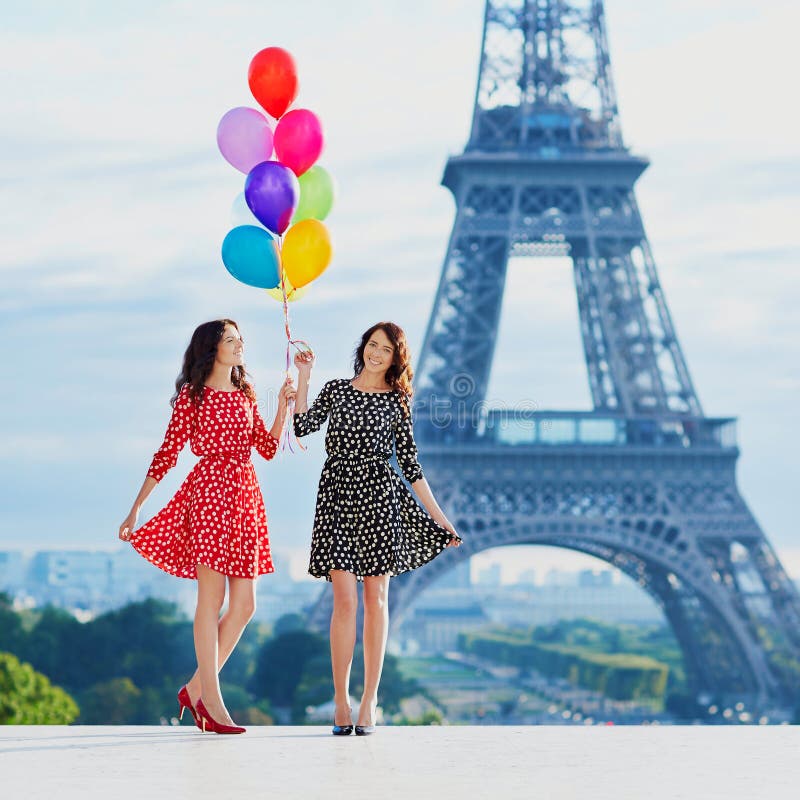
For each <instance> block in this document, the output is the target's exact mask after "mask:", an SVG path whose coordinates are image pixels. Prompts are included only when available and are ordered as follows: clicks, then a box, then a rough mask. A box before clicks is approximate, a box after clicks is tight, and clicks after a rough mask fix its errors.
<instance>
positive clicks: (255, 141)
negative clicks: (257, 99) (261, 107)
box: [217, 106, 272, 174]
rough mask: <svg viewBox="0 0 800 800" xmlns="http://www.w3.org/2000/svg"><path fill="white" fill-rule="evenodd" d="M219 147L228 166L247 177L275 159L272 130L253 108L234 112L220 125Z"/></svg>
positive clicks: (264, 118) (218, 131)
mask: <svg viewBox="0 0 800 800" xmlns="http://www.w3.org/2000/svg"><path fill="white" fill-rule="evenodd" d="M217 145H218V146H219V151H220V153H222V155H223V156H224V157H225V160H226V161H227V162H228V163H229V164H233V166H234V167H236V169H238V170H239V172H244V173H245V174H247V173H248V172H250V170H251V169H253V167H254V166H255V165H256V164H260V163H261V162H262V161H269V158H270V156H271V155H272V129H271V128H270V127H269V122H267V118H266V117H265V116H264V115H263V114H262V113H261V112H259V111H256V110H255V109H254V108H245V107H243V106H240V107H239V108H232V109H231V110H230V111H228V112H227V113H226V114H225V116H224V117H223V118H222V119H221V120H220V121H219V125H218V126H217Z"/></svg>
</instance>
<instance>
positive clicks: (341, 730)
mask: <svg viewBox="0 0 800 800" xmlns="http://www.w3.org/2000/svg"><path fill="white" fill-rule="evenodd" d="M352 732H353V726H352V725H334V726H333V730H332V731H331V733H332V734H333V735H334V736H349V735H350V734H351V733H352Z"/></svg>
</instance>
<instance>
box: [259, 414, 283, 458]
mask: <svg viewBox="0 0 800 800" xmlns="http://www.w3.org/2000/svg"><path fill="white" fill-rule="evenodd" d="M278 444H279V441H278V439H276V438H275V437H274V436H273V435H272V434H271V433H270V432H269V430H267V426H266V424H265V423H264V418H263V417H262V416H261V414H260V412H259V410H258V406H257V405H256V404H255V403H253V446H254V447H255V448H256V450H258V452H259V454H260V455H261V457H262V458H264V459H266V460H267V461H269V460H270V459H271V458H274V457H275V453H277V452H278Z"/></svg>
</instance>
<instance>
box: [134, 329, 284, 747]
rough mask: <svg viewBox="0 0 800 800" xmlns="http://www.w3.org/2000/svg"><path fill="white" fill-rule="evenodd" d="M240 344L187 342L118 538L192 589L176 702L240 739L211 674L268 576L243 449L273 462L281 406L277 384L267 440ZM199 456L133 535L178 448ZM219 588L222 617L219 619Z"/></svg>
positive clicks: (225, 332) (210, 336)
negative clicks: (165, 417) (191, 666)
mask: <svg viewBox="0 0 800 800" xmlns="http://www.w3.org/2000/svg"><path fill="white" fill-rule="evenodd" d="M243 344H244V343H243V340H242V337H241V335H240V334H239V327H238V325H237V324H236V323H235V322H234V321H233V320H230V319H221V320H215V321H213V322H206V323H204V324H202V325H200V326H199V327H198V328H197V330H195V332H194V333H193V334H192V339H191V342H190V343H189V347H188V348H187V350H186V354H185V355H184V360H183V369H182V371H181V374H180V376H179V377H178V379H177V381H176V382H175V388H176V394H175V396H174V397H173V398H172V407H173V408H172V418H171V419H170V422H169V426H168V427H167V433H166V435H165V437H164V443H163V444H162V445H161V447H160V448H159V450H158V452H156V454H155V456H154V457H153V461H152V463H151V465H150V469H149V470H148V472H147V477H146V478H145V481H144V484H143V485H142V488H141V490H140V491H139V494H138V496H137V498H136V500H135V501H134V504H133V508H132V509H131V512H130V514H128V516H127V518H126V519H125V521H124V522H123V523H122V525H120V529H119V538H120V539H122V540H123V541H130V543H131V544H132V545H133V546H134V547H135V548H136V550H137V551H138V552H139V553H141V555H143V556H144V557H145V558H146V559H148V560H149V561H151V562H152V563H153V564H155V565H156V566H157V567H159V568H160V569H163V570H164V571H165V572H168V573H170V574H171V575H177V576H179V577H181V578H195V579H197V610H196V612H195V619H194V641H195V651H196V654H197V665H198V667H197V671H196V672H195V674H194V676H193V677H192V678H191V680H189V682H188V683H187V684H186V685H185V686H183V687H182V688H181V690H180V692H178V702H179V704H180V709H181V714H183V710H184V708H188V709H189V711H190V712H191V713H192V716H193V717H194V718H195V722H196V723H197V725H198V727H200V728H201V729H202V730H212V731H215V732H217V733H243V732H244V730H245V729H244V728H242V727H240V726H238V725H235V724H234V722H233V720H232V719H231V716H230V714H229V713H228V711H227V709H226V708H225V704H224V702H223V700H222V695H221V693H220V688H219V678H218V672H219V670H220V669H221V668H222V665H223V664H224V663H225V662H226V661H227V659H228V657H229V656H230V654H231V653H232V652H233V649H234V647H235V646H236V644H237V642H238V641H239V638H240V637H241V635H242V632H243V631H244V628H245V626H246V625H247V623H248V622H249V621H250V619H251V618H252V616H253V613H254V611H255V579H256V578H257V577H258V576H259V575H263V574H265V573H267V572H272V571H273V566H272V559H271V557H270V549H269V538H268V533H267V517H266V512H265V510H264V500H263V498H262V496H261V490H260V489H259V486H258V481H257V479H256V473H255V470H254V468H253V464H252V463H251V461H250V452H251V449H252V448H253V447H255V448H256V450H257V451H258V452H259V453H260V454H261V456H263V457H264V458H265V459H271V458H272V457H273V456H274V455H275V453H276V452H277V448H278V442H279V439H280V436H281V431H282V429H283V425H284V422H285V419H286V412H287V409H288V407H289V402H290V400H292V399H293V398H294V396H295V389H294V386H293V385H292V380H291V378H287V379H286V382H285V383H284V384H283V386H282V387H281V390H280V393H279V396H278V409H277V412H276V414H275V420H274V422H273V423H272V427H271V428H270V429H269V430H268V429H267V426H266V424H265V423H264V420H263V419H262V418H261V415H260V414H259V411H258V406H257V404H256V396H255V392H254V391H253V388H252V386H251V385H250V384H249V383H248V381H247V378H246V372H245V368H244V347H243ZM187 440H188V441H189V442H190V443H191V448H192V452H193V453H194V454H195V455H197V456H200V461H198V462H197V464H195V466H194V468H193V469H192V471H191V472H190V473H189V475H188V477H187V478H186V480H185V481H184V482H183V484H182V485H181V487H180V488H179V489H178V491H177V493H176V494H175V496H174V497H173V498H172V500H170V501H169V503H167V505H166V506H165V507H164V508H163V509H162V510H161V511H159V512H158V513H157V514H156V515H155V516H154V517H153V518H152V519H151V520H150V521H149V522H148V523H147V524H145V525H143V526H142V527H141V528H139V529H138V530H136V522H137V519H138V516H139V510H140V508H141V507H142V505H143V503H144V501H145V500H146V499H147V497H148V495H149V494H150V492H151V491H152V490H153V488H154V487H155V486H156V484H157V483H158V482H159V481H160V480H161V479H162V478H163V477H164V475H165V474H166V473H167V471H168V470H169V469H171V468H172V467H174V466H175V463H176V462H177V460H178V455H179V453H180V451H181V449H182V448H183V446H184V445H185V444H186V442H187ZM226 578H227V583H228V592H229V596H228V610H227V611H226V612H225V614H224V616H223V617H222V618H221V619H220V616H219V615H220V610H221V609H222V604H223V601H224V600H225V582H226Z"/></svg>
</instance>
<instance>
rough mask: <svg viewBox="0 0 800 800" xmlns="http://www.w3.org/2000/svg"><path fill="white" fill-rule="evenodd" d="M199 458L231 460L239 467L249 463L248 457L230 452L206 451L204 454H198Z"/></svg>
mask: <svg viewBox="0 0 800 800" xmlns="http://www.w3.org/2000/svg"><path fill="white" fill-rule="evenodd" d="M200 458H201V460H202V459H206V460H207V461H232V462H233V463H234V464H237V465H238V466H240V467H243V466H245V464H249V463H250V458H249V457H247V458H240V457H239V456H235V455H233V454H232V453H207V454H206V455H204V456H200Z"/></svg>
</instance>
